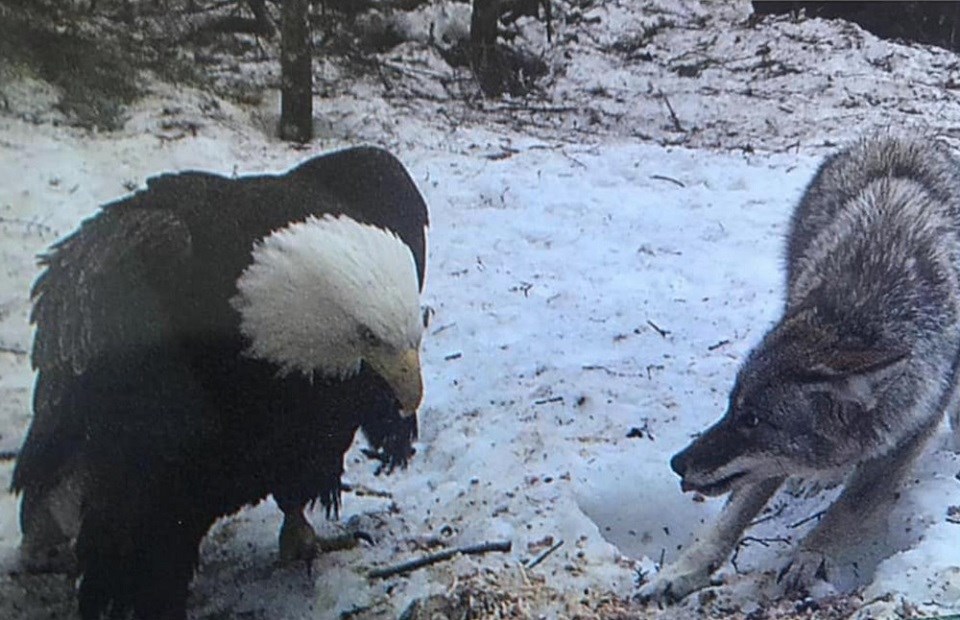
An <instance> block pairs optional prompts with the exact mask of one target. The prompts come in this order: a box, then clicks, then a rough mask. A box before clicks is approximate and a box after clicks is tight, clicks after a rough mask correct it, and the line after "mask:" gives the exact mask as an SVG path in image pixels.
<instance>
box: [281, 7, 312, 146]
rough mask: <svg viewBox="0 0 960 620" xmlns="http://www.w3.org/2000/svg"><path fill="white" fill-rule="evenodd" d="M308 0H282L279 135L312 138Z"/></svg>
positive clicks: (282, 137)
mask: <svg viewBox="0 0 960 620" xmlns="http://www.w3.org/2000/svg"><path fill="white" fill-rule="evenodd" d="M309 8H310V3H309V0H283V5H282V7H281V22H282V24H281V33H280V36H281V37H282V39H281V41H280V74H281V84H282V88H281V94H280V138H281V139H283V140H292V141H295V142H309V141H310V139H311V138H312V137H313V69H312V63H311V49H310V20H309V17H310V15H309Z"/></svg>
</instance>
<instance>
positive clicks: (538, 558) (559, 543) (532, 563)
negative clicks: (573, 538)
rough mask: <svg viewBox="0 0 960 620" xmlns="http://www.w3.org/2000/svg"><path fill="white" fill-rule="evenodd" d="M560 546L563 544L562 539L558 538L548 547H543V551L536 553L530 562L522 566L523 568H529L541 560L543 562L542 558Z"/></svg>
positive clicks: (545, 557)
mask: <svg viewBox="0 0 960 620" xmlns="http://www.w3.org/2000/svg"><path fill="white" fill-rule="evenodd" d="M562 546H563V541H562V540H558V541H557V542H556V543H554V544H552V545H550V547H548V548H547V549H544V550H543V552H542V553H540V555H538V556H537V557H535V558H533V559H532V560H530V563H529V564H527V565H526V566H524V568H525V569H526V570H530V569H531V568H533V567H535V566H536V565H538V564H540V563H541V562H543V561H544V560H546V559H547V558H548V557H550V555H551V554H552V553H553V552H554V551H556V550H557V549H559V548H560V547H562Z"/></svg>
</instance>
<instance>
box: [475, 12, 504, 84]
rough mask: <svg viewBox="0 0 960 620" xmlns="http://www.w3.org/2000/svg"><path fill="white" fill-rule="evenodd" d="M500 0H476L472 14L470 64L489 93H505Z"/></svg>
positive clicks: (478, 80)
mask: <svg viewBox="0 0 960 620" xmlns="http://www.w3.org/2000/svg"><path fill="white" fill-rule="evenodd" d="M499 18H500V0H473V13H472V14H471V17H470V64H472V65H473V74H474V75H475V76H476V78H477V82H479V83H480V90H481V91H483V94H484V95H486V96H487V97H491V98H493V97H499V96H500V95H502V94H503V62H502V60H501V59H500V54H499V51H498V50H497V20H498V19H499Z"/></svg>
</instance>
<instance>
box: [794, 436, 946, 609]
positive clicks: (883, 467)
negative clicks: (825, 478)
mask: <svg viewBox="0 0 960 620" xmlns="http://www.w3.org/2000/svg"><path fill="white" fill-rule="evenodd" d="M932 428H934V427H933V426H931V427H930V428H927V429H924V430H921V431H920V432H918V433H917V434H916V435H914V436H913V437H911V438H910V439H908V440H907V441H905V442H904V443H902V444H901V445H899V446H897V447H896V448H894V449H893V450H891V451H890V452H888V453H887V454H885V455H883V456H881V457H877V458H875V459H872V460H869V461H866V462H863V463H861V464H860V465H858V466H857V468H856V469H855V470H854V472H853V473H852V474H851V475H850V479H849V480H848V481H847V483H846V485H845V486H844V489H843V492H842V493H840V495H839V496H838V497H837V499H836V501H835V502H834V503H833V504H832V505H831V506H830V508H828V509H827V511H826V512H825V513H824V514H823V517H821V519H820V521H819V523H817V525H816V527H814V528H813V530H812V531H811V532H810V533H809V534H808V535H807V537H806V538H804V540H803V542H801V543H800V545H799V548H798V549H797V552H796V555H795V556H794V558H793V560H792V561H791V562H790V563H789V564H788V565H787V566H786V567H784V568H783V569H782V570H781V571H780V574H779V575H778V577H777V581H778V583H780V584H781V585H782V586H784V589H785V591H786V592H787V593H789V594H808V593H810V591H811V589H812V588H813V587H814V586H816V585H818V584H820V585H832V584H838V583H839V582H841V581H843V579H840V575H839V574H838V573H839V571H843V570H849V571H850V572H851V573H852V572H853V570H854V568H855V567H854V566H853V565H852V564H850V563H847V564H844V563H843V562H840V561H839V560H840V558H841V557H843V556H844V555H845V552H846V551H847V550H849V549H853V548H856V547H858V546H860V545H862V544H863V541H865V540H867V541H869V540H877V539H878V537H879V536H880V535H881V532H882V530H883V528H884V527H885V525H886V519H885V517H886V516H887V512H888V511H889V508H890V505H891V504H892V503H893V502H894V500H895V499H896V496H897V491H898V488H899V486H900V483H901V481H902V480H903V478H904V477H905V476H906V474H907V472H909V471H910V466H911V465H912V463H913V461H914V459H915V458H916V457H917V454H919V453H920V450H921V449H922V448H923V445H924V443H926V441H927V439H928V438H929V437H930V431H931V429H932ZM823 582H826V583H823Z"/></svg>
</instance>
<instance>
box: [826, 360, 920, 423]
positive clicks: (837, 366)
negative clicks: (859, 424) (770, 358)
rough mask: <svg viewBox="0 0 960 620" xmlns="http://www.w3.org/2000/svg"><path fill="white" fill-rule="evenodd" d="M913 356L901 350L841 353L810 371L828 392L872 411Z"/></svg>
mask: <svg viewBox="0 0 960 620" xmlns="http://www.w3.org/2000/svg"><path fill="white" fill-rule="evenodd" d="M909 358H910V353H909V352H906V351H902V350H898V349H866V350H848V351H845V350H840V351H835V352H832V353H831V355H829V356H828V357H827V358H826V359H824V360H821V361H819V362H817V363H816V364H815V365H814V366H813V367H812V368H810V374H811V376H812V377H815V378H816V379H817V381H816V383H821V384H822V386H823V387H824V388H825V390H826V391H829V392H831V393H832V394H834V395H835V396H836V397H838V398H839V399H841V400H846V401H851V402H855V403H858V404H859V405H861V406H862V407H863V408H864V409H866V410H870V409H873V408H874V407H876V405H877V395H878V394H880V393H881V392H883V390H884V389H885V388H886V386H887V385H888V384H889V383H890V381H892V380H893V379H895V378H897V377H898V376H900V374H901V373H902V372H903V369H904V366H906V363H907V360H908V359H909Z"/></svg>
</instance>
